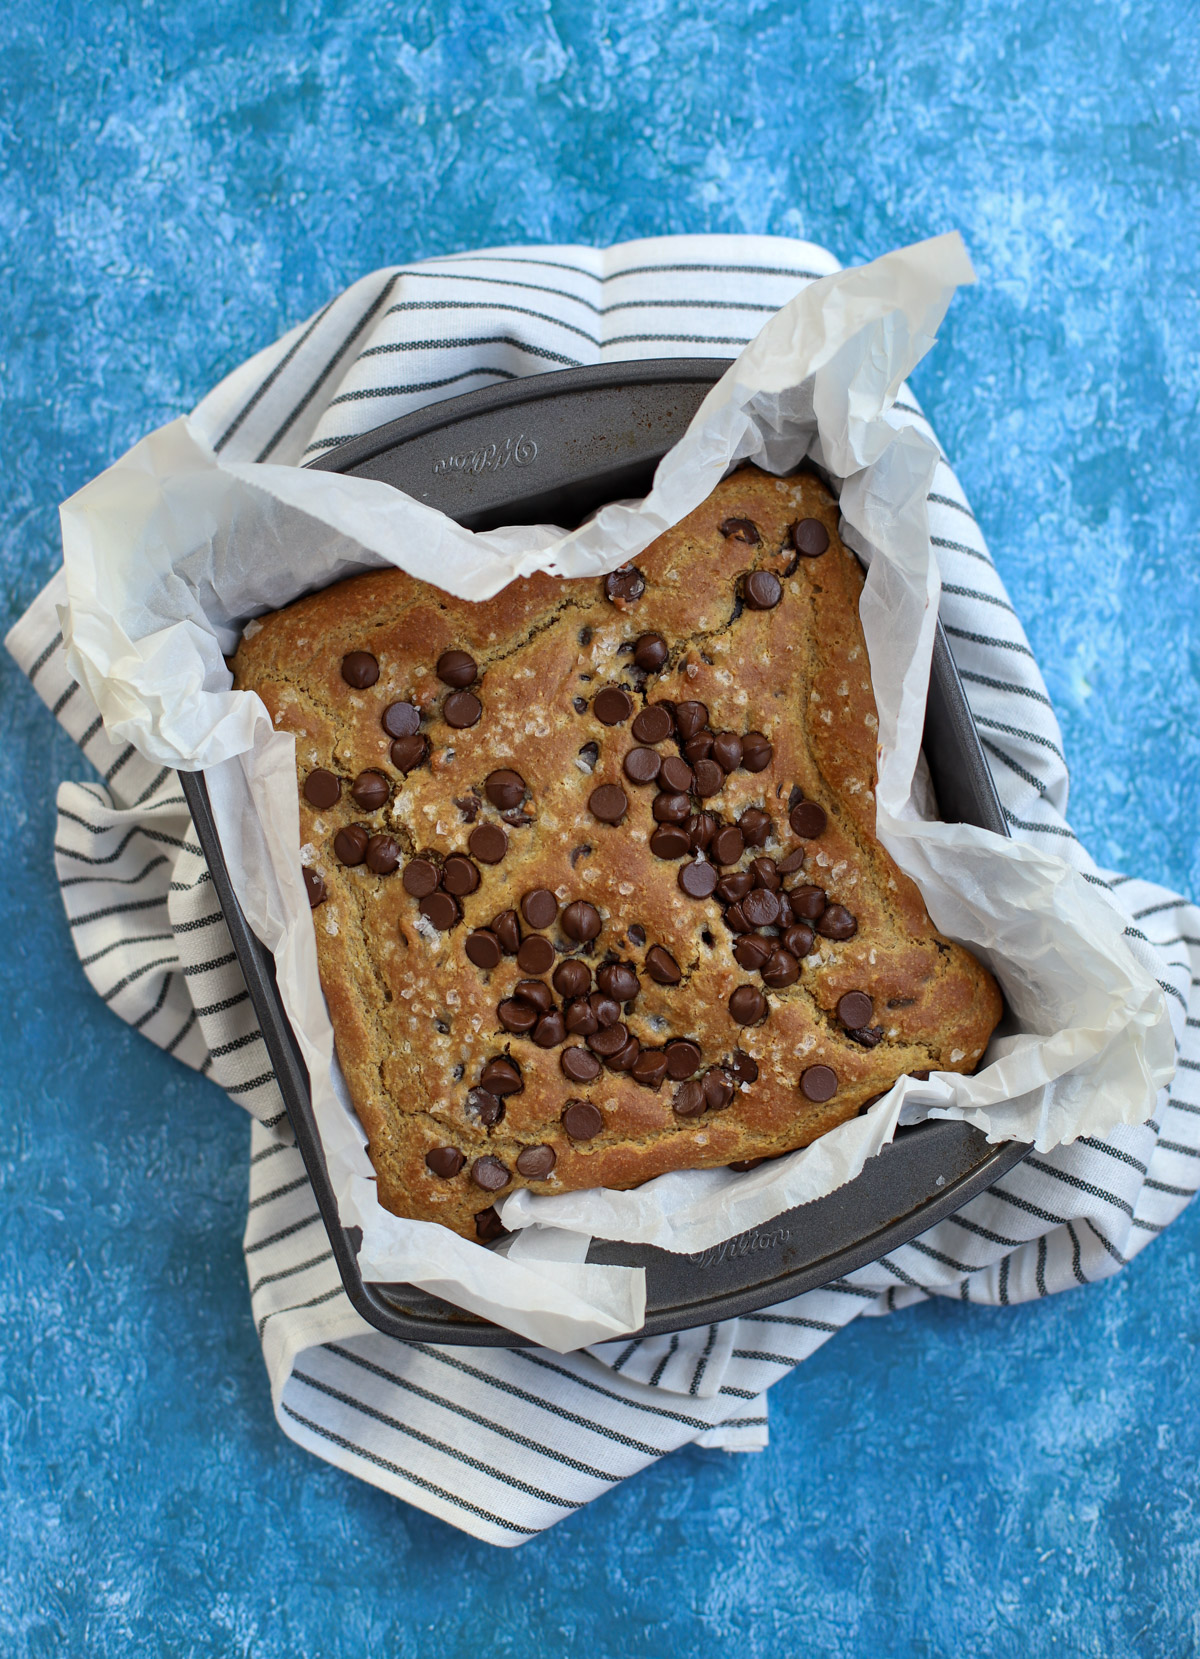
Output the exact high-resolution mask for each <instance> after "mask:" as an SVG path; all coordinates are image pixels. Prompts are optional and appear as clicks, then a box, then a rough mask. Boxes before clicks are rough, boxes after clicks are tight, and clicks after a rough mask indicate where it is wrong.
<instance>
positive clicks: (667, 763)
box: [658, 755, 693, 795]
mask: <svg viewBox="0 0 1200 1659" xmlns="http://www.w3.org/2000/svg"><path fill="white" fill-rule="evenodd" d="M692 783H693V777H692V769H691V767H690V766H689V765H688V763H687V761H686V760H682V759H681V758H680V757H679V755H668V756H667V757H666V759H665V760H664V761H663V763H662V765H661V766H660V767H659V769H658V786H659V788H660V789H664V790H667V791H668V792H670V793H673V794H677V795H686V794H687V792H688V790H689V789H690V788H691V787H692Z"/></svg>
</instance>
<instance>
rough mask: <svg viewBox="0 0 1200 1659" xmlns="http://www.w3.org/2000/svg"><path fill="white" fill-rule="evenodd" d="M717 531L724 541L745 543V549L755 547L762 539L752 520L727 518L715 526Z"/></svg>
mask: <svg viewBox="0 0 1200 1659" xmlns="http://www.w3.org/2000/svg"><path fill="white" fill-rule="evenodd" d="M717 529H718V530H719V531H720V533H721V535H723V536H724V537H725V539H726V541H741V542H745V543H746V545H747V547H757V546H758V544H759V542H761V541H762V537H761V536H760V535H759V533H758V525H757V524H755V522H754V520H753V519H752V518H727V519H723V520H722V521H721V523H720V524H718V525H717Z"/></svg>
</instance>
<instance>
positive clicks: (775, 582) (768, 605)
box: [745, 570, 783, 611]
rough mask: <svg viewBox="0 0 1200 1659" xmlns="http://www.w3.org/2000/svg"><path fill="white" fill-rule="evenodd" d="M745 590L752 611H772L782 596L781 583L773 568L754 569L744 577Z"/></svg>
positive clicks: (747, 602)
mask: <svg viewBox="0 0 1200 1659" xmlns="http://www.w3.org/2000/svg"><path fill="white" fill-rule="evenodd" d="M745 592H746V604H747V605H748V606H749V608H750V609H751V610H752V611H772V610H774V609H775V606H776V605H778V603H779V601H780V600H781V599H782V598H783V584H782V582H780V580H779V578H778V576H776V574H775V572H774V571H773V570H754V571H751V573H750V575H749V576H747V578H746V587H745Z"/></svg>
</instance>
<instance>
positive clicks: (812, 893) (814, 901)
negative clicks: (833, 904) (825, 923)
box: [788, 881, 829, 922]
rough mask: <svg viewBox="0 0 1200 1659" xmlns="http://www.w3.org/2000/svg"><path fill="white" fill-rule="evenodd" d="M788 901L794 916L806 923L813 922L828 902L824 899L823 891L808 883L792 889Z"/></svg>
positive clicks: (821, 888)
mask: <svg viewBox="0 0 1200 1659" xmlns="http://www.w3.org/2000/svg"><path fill="white" fill-rule="evenodd" d="M788 900H789V902H790V903H791V906H792V910H793V912H794V914H795V915H797V916H800V917H802V918H803V919H804V921H806V922H815V921H816V919H817V917H818V916H819V915H820V914H821V912H822V911H823V910H824V909H825V906H826V905H827V904H828V903H829V900H828V899H827V898H826V897H825V889H824V888H823V887H814V886H813V885H812V883H811V882H809V881H806V882H805V883H804V885H803V886H802V887H793V888H792V890H791V892H790V893H789V894H788Z"/></svg>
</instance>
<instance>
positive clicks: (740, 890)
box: [717, 870, 754, 904]
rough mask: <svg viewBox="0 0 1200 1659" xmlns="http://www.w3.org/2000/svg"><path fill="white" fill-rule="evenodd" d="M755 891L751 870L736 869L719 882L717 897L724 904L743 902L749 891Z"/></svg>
mask: <svg viewBox="0 0 1200 1659" xmlns="http://www.w3.org/2000/svg"><path fill="white" fill-rule="evenodd" d="M753 891H754V877H753V876H752V875H751V874H750V872H749V870H734V871H732V872H731V873H730V874H729V875H727V876H722V877H721V879H720V881H719V882H718V883H717V897H718V898H719V899H720V901H721V903H722V904H741V902H742V900H743V899H744V898H745V897H746V895H747V893H751V892H753Z"/></svg>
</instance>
